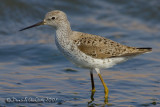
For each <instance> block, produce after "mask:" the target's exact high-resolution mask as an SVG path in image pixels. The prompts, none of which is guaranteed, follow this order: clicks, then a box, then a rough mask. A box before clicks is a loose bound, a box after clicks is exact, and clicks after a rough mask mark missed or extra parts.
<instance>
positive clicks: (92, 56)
mask: <svg viewBox="0 0 160 107" xmlns="http://www.w3.org/2000/svg"><path fill="white" fill-rule="evenodd" d="M39 25H50V26H52V27H53V28H54V29H55V30H56V36H55V42H56V45H57V47H58V49H59V50H60V52H62V53H63V55H64V56H65V57H66V58H67V59H68V60H70V61H71V62H72V63H74V64H76V65H77V66H79V67H82V68H87V69H90V77H91V84H92V92H95V86H94V79H93V70H95V71H96V72H97V74H98V76H99V78H100V80H101V82H102V84H103V86H104V92H105V98H106V99H107V98H108V93H109V90H108V87H107V86H106V84H105V82H104V80H103V78H102V76H101V73H100V68H110V67H112V66H114V65H116V64H118V63H121V62H124V61H126V60H127V59H129V58H132V57H134V56H136V55H139V54H143V53H146V52H150V51H152V48H136V47H130V46H125V45H122V44H120V43H117V42H115V41H112V40H110V39H107V38H104V37H101V36H97V35H92V34H87V33H83V32H77V31H72V30H71V27H70V22H69V21H68V19H67V16H66V14H65V13H64V12H62V11H60V10H54V11H51V12H48V13H47V14H46V16H45V18H44V20H43V21H41V22H39V23H37V24H34V25H32V26H29V27H26V28H23V29H21V30H20V31H23V30H26V29H29V28H32V27H35V26H39Z"/></svg>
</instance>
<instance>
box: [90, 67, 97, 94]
mask: <svg viewBox="0 0 160 107" xmlns="http://www.w3.org/2000/svg"><path fill="white" fill-rule="evenodd" d="M90 76H91V84H92V92H95V91H96V90H95V86H94V78H93V69H91V70H90Z"/></svg>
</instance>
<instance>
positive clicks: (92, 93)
mask: <svg viewBox="0 0 160 107" xmlns="http://www.w3.org/2000/svg"><path fill="white" fill-rule="evenodd" d="M94 94H95V91H91V96H90V98H91V100H90V101H89V102H88V107H93V106H94V105H97V104H94V103H93V101H94ZM105 105H111V104H109V103H108V98H104V103H103V104H102V105H101V107H105Z"/></svg>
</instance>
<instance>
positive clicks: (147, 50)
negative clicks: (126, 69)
mask: <svg viewBox="0 0 160 107" xmlns="http://www.w3.org/2000/svg"><path fill="white" fill-rule="evenodd" d="M137 49H138V50H139V52H142V53H148V52H151V51H152V48H150V47H146V48H137Z"/></svg>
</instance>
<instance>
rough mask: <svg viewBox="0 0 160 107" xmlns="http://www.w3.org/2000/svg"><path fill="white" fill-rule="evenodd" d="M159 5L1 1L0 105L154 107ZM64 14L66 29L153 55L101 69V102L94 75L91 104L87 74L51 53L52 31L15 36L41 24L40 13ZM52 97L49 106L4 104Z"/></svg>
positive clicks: (157, 101) (159, 62)
mask: <svg viewBox="0 0 160 107" xmlns="http://www.w3.org/2000/svg"><path fill="white" fill-rule="evenodd" d="M159 3H160V1H158V0H152V1H147V2H146V0H134V1H127V0H101V1H98V0H92V2H91V1H90V2H89V1H84V0H81V1H80V0H76V1H75V0H54V1H52V0H45V1H44V0H39V1H38V2H37V1H36V0H30V1H27V0H14V1H11V0H1V3H0V15H1V17H0V24H1V29H0V38H1V39H0V106H11V107H12V106H30V107H31V106H41V107H43V106H45V107H46V106H47V107H50V106H59V105H60V106H65V107H67V106H80V107H82V106H90V107H93V106H113V107H114V106H116V107H128V106H130V107H134V106H137V107H140V106H142V107H143V106H147V107H152V106H156V107H159V106H160V57H159V55H160V24H159V23H160V20H159V19H160V13H159V9H160V5H159ZM57 9H58V10H62V11H64V12H66V13H67V15H68V18H69V21H70V22H71V25H72V29H73V30H77V31H81V32H86V33H91V34H96V35H101V36H104V37H107V38H109V39H112V40H115V41H117V42H120V43H123V44H126V45H129V46H137V47H152V48H153V52H152V53H148V54H145V55H140V56H137V57H135V58H133V59H131V60H128V61H127V62H124V63H122V64H119V65H116V66H114V67H113V68H110V69H104V70H102V77H103V79H104V81H105V82H106V84H107V85H108V87H109V90H110V93H109V99H108V104H104V92H103V86H102V85H101V82H100V80H99V78H98V76H97V75H96V73H94V77H95V85H96V92H95V95H94V101H92V100H91V98H90V96H91V92H90V89H91V84H90V76H89V70H86V69H81V68H78V67H75V66H74V65H73V64H71V63H70V62H69V61H67V60H66V59H65V58H64V57H63V56H62V54H61V53H60V52H59V51H58V50H57V48H56V46H55V43H54V30H53V29H52V28H51V27H47V26H42V27H37V28H33V29H30V30H26V31H23V32H17V31H18V30H19V29H21V28H23V27H26V26H28V25H32V24H34V23H36V22H38V21H41V20H42V19H43V17H44V15H45V13H46V12H48V11H51V10H57ZM25 97H27V98H36V97H38V98H53V99H54V98H57V99H58V100H56V101H55V102H52V103H6V102H5V100H6V99H7V98H17V99H21V98H25Z"/></svg>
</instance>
